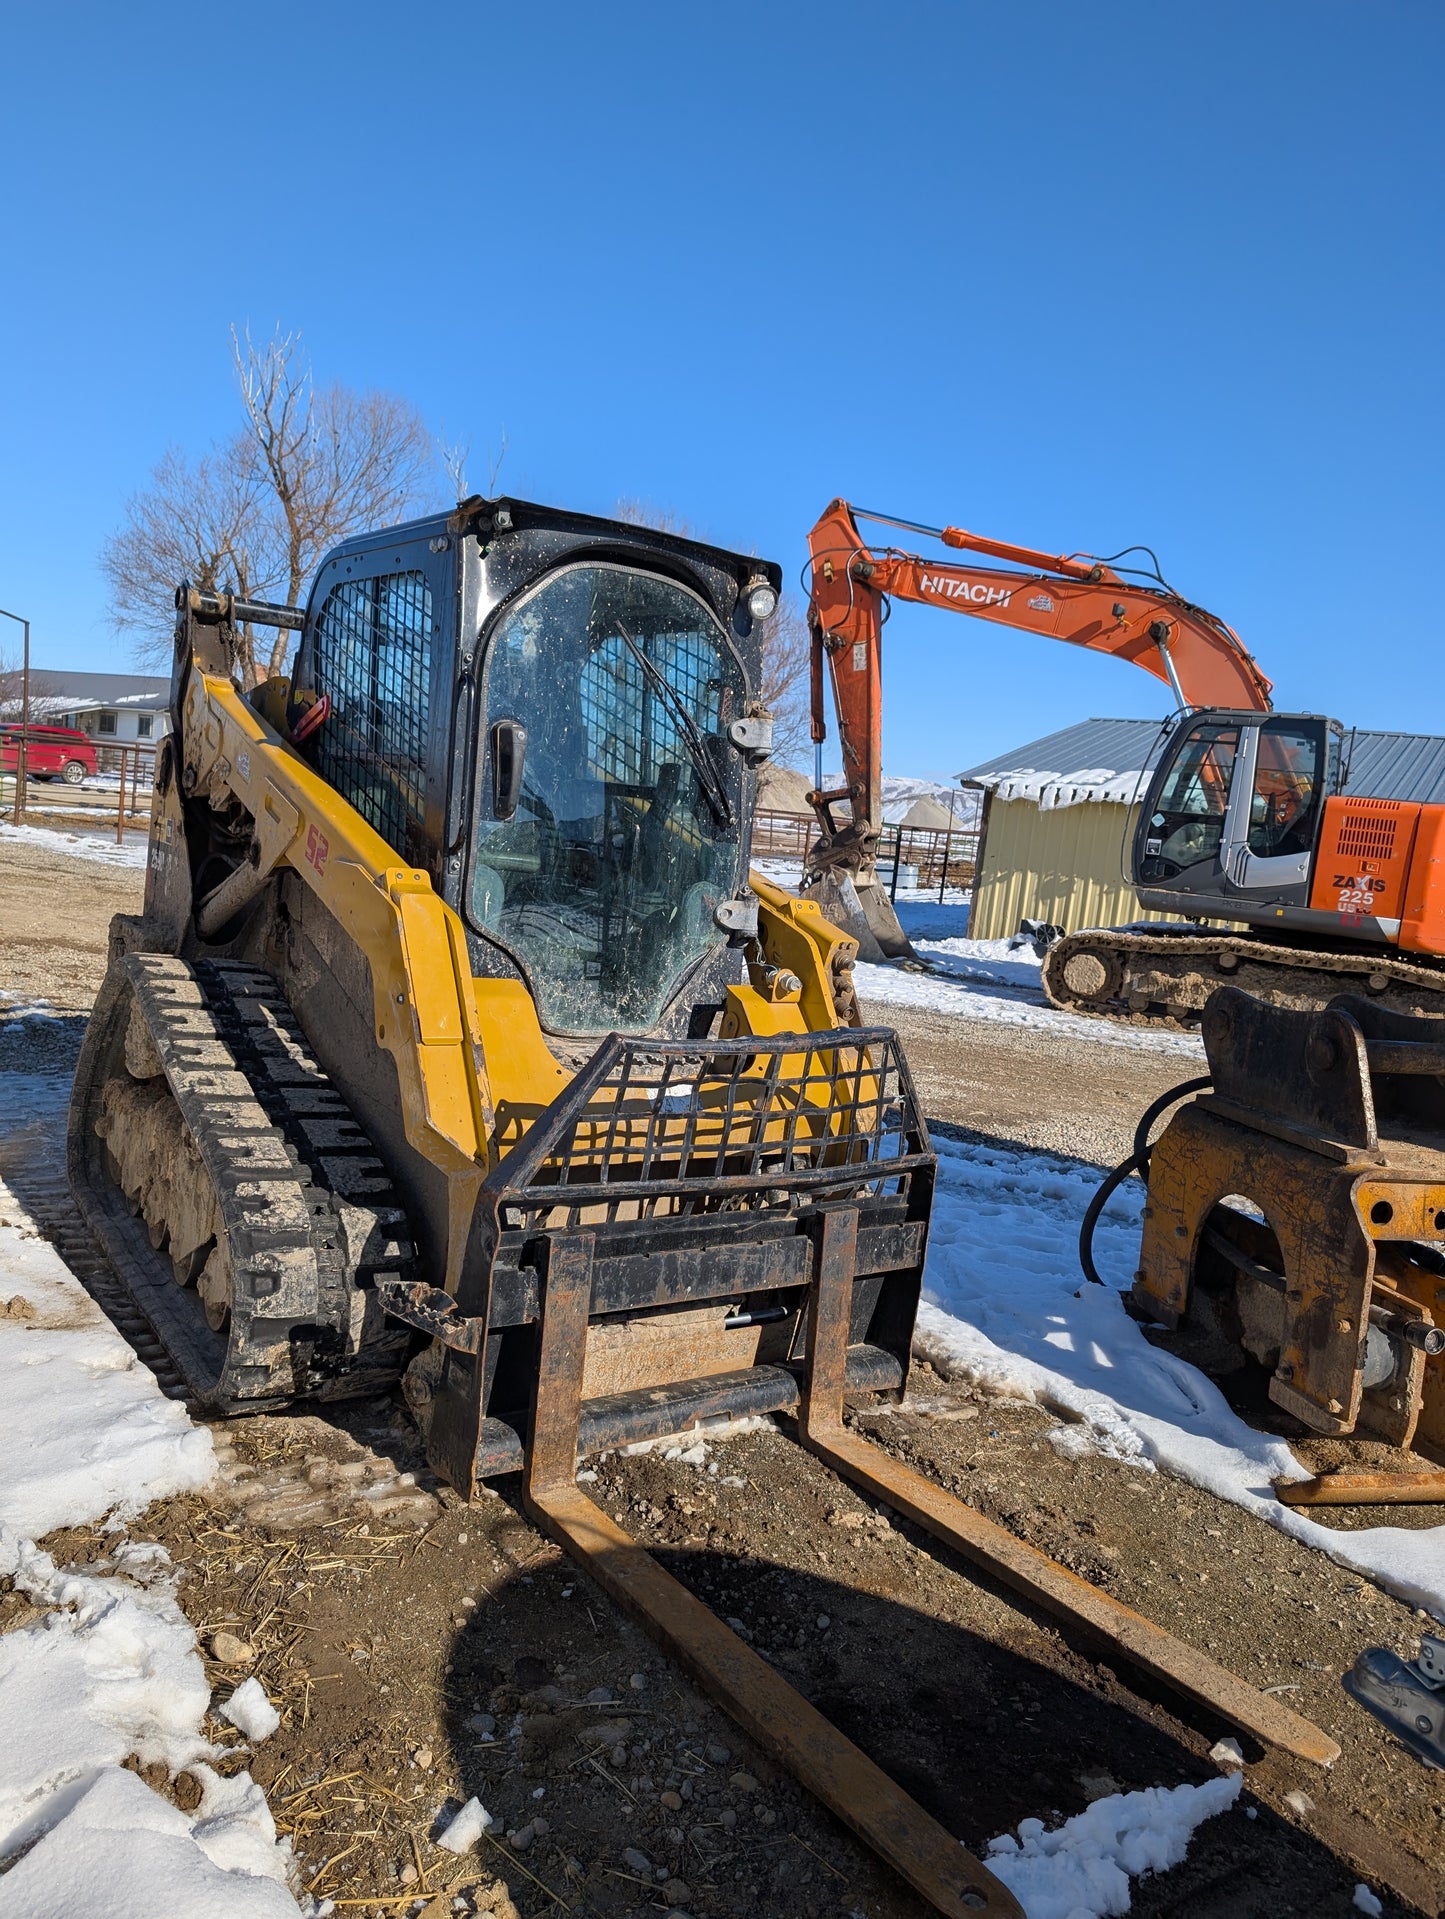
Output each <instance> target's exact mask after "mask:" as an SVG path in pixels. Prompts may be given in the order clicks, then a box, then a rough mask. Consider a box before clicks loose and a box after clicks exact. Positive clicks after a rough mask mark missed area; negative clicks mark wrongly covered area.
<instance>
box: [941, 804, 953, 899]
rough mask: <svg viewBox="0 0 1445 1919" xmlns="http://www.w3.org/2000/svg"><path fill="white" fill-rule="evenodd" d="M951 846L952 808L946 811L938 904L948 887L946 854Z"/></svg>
mask: <svg viewBox="0 0 1445 1919" xmlns="http://www.w3.org/2000/svg"><path fill="white" fill-rule="evenodd" d="M952 845H953V808H952V807H950V808H949V809H948V831H947V832H946V833H945V834H944V836H943V871H942V872H941V873H940V874H939V876H938V903H939V905H940V906H942V904H943V895H944V893H945V891H946V890H947V887H948V854H949V849H950V848H951V847H952Z"/></svg>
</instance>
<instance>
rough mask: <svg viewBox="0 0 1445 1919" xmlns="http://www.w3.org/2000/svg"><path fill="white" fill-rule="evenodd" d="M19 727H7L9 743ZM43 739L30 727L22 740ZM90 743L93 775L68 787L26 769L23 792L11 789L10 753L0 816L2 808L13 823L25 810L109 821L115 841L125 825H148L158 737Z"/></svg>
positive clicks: (1, 784) (2, 777)
mask: <svg viewBox="0 0 1445 1919" xmlns="http://www.w3.org/2000/svg"><path fill="white" fill-rule="evenodd" d="M19 730H20V729H19V728H18V727H17V728H15V729H14V730H13V732H12V734H11V740H12V741H13V740H14V739H15V736H16V735H17V734H18V733H19ZM45 737H46V736H45V733H44V729H43V728H40V727H34V728H32V729H31V733H30V734H29V735H28V736H27V744H29V743H30V742H31V741H35V742H39V741H42V740H43V739H44V738H45ZM92 744H93V745H94V747H95V763H96V774H97V776H98V777H94V778H91V779H88V780H86V781H84V782H82V784H81V785H79V786H70V785H68V784H66V783H65V782H64V781H62V780H60V779H58V778H56V779H46V778H43V777H40V776H37V775H36V774H34V773H29V774H28V777H27V778H26V781H25V791H24V793H23V794H22V793H19V792H17V790H16V788H17V785H18V780H17V775H16V760H17V759H18V755H17V754H11V755H10V756H9V758H8V759H7V763H6V764H5V766H4V768H3V771H0V814H3V813H7V812H8V813H9V814H10V815H11V817H12V818H13V819H14V820H15V822H16V824H17V825H19V824H20V822H21V821H22V820H24V819H25V818H26V817H27V816H28V815H30V814H36V815H60V816H63V817H64V818H65V819H67V820H83V821H85V822H86V823H87V824H90V823H94V824H95V825H97V826H99V825H109V824H111V823H112V822H113V823H114V826H115V837H116V840H117V842H118V843H119V842H122V841H123V840H124V839H125V829H126V827H127V826H130V827H135V826H138V825H140V826H144V825H146V824H148V822H149V820H150V810H151V792H152V789H153V788H154V786H155V778H156V748H157V746H158V745H159V741H156V740H139V741H134V740H105V739H94V740H93V741H92Z"/></svg>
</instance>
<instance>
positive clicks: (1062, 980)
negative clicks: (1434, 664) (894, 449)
mask: <svg viewBox="0 0 1445 1919" xmlns="http://www.w3.org/2000/svg"><path fill="white" fill-rule="evenodd" d="M860 519H862V520H868V521H870V522H873V523H876V524H881V525H885V526H891V527H897V528H900V529H902V530H903V531H905V532H908V533H912V534H921V535H926V536H928V537H930V538H933V539H936V540H938V541H940V542H941V543H942V544H943V545H944V546H946V547H950V548H952V549H954V551H955V552H958V553H961V554H968V555H978V556H980V559H981V560H982V561H1004V562H1006V563H1007V564H1006V565H1003V566H997V565H989V564H982V563H978V564H976V563H975V562H974V561H973V560H972V559H969V560H966V561H959V560H931V559H923V558H920V557H919V556H918V555H917V554H913V553H907V552H902V551H899V550H898V549H896V548H894V547H891V546H890V547H885V548H882V549H881V550H875V549H872V548H870V547H869V546H867V545H866V544H865V543H864V540H863V538H862V535H861V534H860V532H859V530H858V521H859V520H860ZM808 544H809V550H810V567H811V574H810V598H809V606H808V623H809V628H810V631H811V634H812V737H813V740H814V743H815V747H816V748H817V773H816V776H815V778H816V789H815V790H814V791H813V792H812V793H811V794H810V795H809V798H810V801H811V803H812V805H813V808H814V810H815V812H816V813H817V815H818V822H819V827H820V836H819V838H818V840H817V842H816V844H815V845H814V846H813V847H812V848H811V849H810V851H809V854H808V859H807V865H806V870H805V873H804V878H803V885H804V889H805V891H807V892H809V893H810V894H811V896H812V897H814V898H816V899H817V900H818V903H819V904H820V905H821V906H822V908H823V910H824V912H825V914H826V915H827V916H828V917H829V918H830V919H831V920H833V921H834V922H835V923H837V924H841V925H843V926H845V927H846V928H847V930H848V932H849V933H850V934H851V935H852V936H854V937H856V938H858V940H859V942H860V957H861V958H863V959H865V960H866V959H868V958H873V959H875V960H876V959H892V960H903V961H908V960H916V959H917V955H916V954H914V952H913V949H912V947H911V945H910V944H909V941H908V939H907V937H906V936H905V934H904V932H903V929H902V927H901V926H900V925H899V923H898V917H897V914H896V913H895V911H894V909H893V906H892V903H891V901H890V900H889V898H888V895H887V892H886V891H885V889H884V888H883V886H882V885H880V883H879V880H878V874H877V866H876V860H877V852H878V842H879V837H880V833H881V830H882V824H883V819H882V710H883V709H882V634H883V626H884V622H885V620H886V619H887V614H888V602H889V600H890V598H893V599H905V600H911V601H915V602H917V603H918V604H920V605H927V606H940V607H944V608H946V609H948V610H950V611H952V612H955V613H967V614H969V615H970V616H971V617H972V618H974V619H980V620H989V621H992V622H993V623H994V624H995V625H1000V626H1010V627H1016V628H1019V629H1022V630H1023V631H1025V632H1030V633H1039V634H1043V635H1046V636H1047V637H1049V638H1051V639H1056V640H1062V641H1063V642H1064V643H1065V644H1066V645H1069V646H1082V647H1086V648H1088V649H1089V650H1090V651H1092V652H1097V653H1107V654H1109V655H1111V656H1112V657H1114V658H1115V659H1123V660H1129V661H1132V662H1133V664H1134V665H1136V666H1140V667H1142V668H1143V669H1144V671H1145V672H1147V673H1152V674H1153V675H1154V676H1155V677H1156V678H1157V679H1159V680H1161V681H1162V682H1163V683H1164V684H1165V685H1166V686H1167V687H1168V688H1169V690H1170V692H1171V694H1172V695H1173V699H1174V704H1175V709H1176V711H1175V713H1174V715H1173V717H1172V718H1171V719H1170V720H1168V721H1166V722H1165V725H1164V729H1163V734H1162V738H1161V744H1160V747H1159V749H1158V751H1157V753H1156V755H1155V760H1154V765H1153V768H1152V771H1151V773H1150V775H1149V778H1148V783H1147V787H1145V789H1144V790H1143V792H1142V795H1141V799H1140V804H1139V808H1138V812H1137V817H1136V819H1135V822H1134V825H1133V828H1132V838H1131V841H1130V844H1129V847H1128V851H1127V870H1128V873H1129V877H1130V880H1131V882H1132V884H1133V885H1134V887H1135V889H1136V890H1137V892H1138V894H1139V898H1140V901H1141V904H1142V905H1143V906H1144V907H1146V908H1149V909H1151V910H1154V911H1158V912H1164V913H1168V914H1171V915H1174V916H1177V917H1175V918H1174V919H1172V920H1171V921H1169V922H1163V923H1157V922H1156V923H1145V924H1141V925H1133V926H1122V927H1102V928H1100V927H1094V928H1088V929H1084V930H1080V931H1077V932H1072V933H1070V934H1068V935H1067V936H1066V937H1065V938H1064V939H1063V940H1061V941H1059V942H1058V944H1057V945H1055V946H1054V947H1053V948H1051V950H1050V951H1049V953H1048V954H1047V956H1046V958H1045V961H1044V971H1043V983H1044V989H1045V991H1046V992H1047V994H1048V996H1049V998H1050V1000H1051V1001H1052V1002H1053V1003H1054V1004H1055V1005H1056V1006H1060V1007H1066V1008H1068V1009H1070V1010H1072V1011H1077V1012H1087V1013H1097V1014H1103V1015H1106V1016H1111V1017H1116V1018H1117V1017H1121V1016H1122V1017H1126V1018H1128V1017H1133V1018H1141V1017H1142V1018H1154V1019H1158V1018H1161V1017H1162V1018H1166V1019H1175V1020H1180V1019H1183V1020H1188V1019H1192V1018H1196V1017H1197V1016H1198V1014H1199V1012H1200V1011H1201V1010H1202V1008H1203V1006H1204V1004H1205V1002H1206V1001H1207V1000H1208V998H1209V996H1210V994H1211V993H1212V992H1213V991H1214V990H1215V988H1216V987H1218V986H1220V985H1221V984H1224V983H1226V982H1227V983H1230V984H1234V985H1238V986H1241V987H1244V988H1246V989H1247V990H1248V991H1249V992H1251V993H1253V994H1255V995H1256V996H1258V997H1259V998H1262V999H1266V1000H1269V1001H1270V1002H1272V1003H1273V1004H1275V1005H1281V1006H1291V1007H1296V1008H1302V1009H1306V1008H1307V1009H1312V1008H1315V1007H1319V1006H1323V1005H1324V1004H1326V1003H1327V1002H1328V1001H1329V1000H1330V999H1331V998H1333V997H1334V995H1335V994H1337V993H1339V992H1343V991H1348V990H1355V991H1359V992H1364V993H1367V994H1368V995H1369V996H1370V997H1371V998H1375V999H1379V1000H1380V1001H1382V1003H1383V1004H1385V1005H1387V1006H1389V1007H1392V1008H1394V1009H1395V1010H1398V1011H1401V1012H1427V1011H1428V1012H1436V1013H1439V1012H1442V1011H1445V805H1433V804H1422V803H1419V802H1415V801H1409V800H1387V799H1373V798H1370V797H1368V796H1364V795H1360V794H1356V793H1353V792H1351V793H1347V792H1346V791H1345V790H1344V789H1345V781H1346V777H1347V773H1348V768H1347V766H1346V765H1345V762H1344V754H1343V750H1342V749H1343V729H1342V727H1341V726H1340V723H1339V722H1338V721H1337V720H1332V719H1328V718H1326V717H1324V716H1322V715H1319V714H1313V713H1291V714H1280V713H1276V712H1275V711H1274V710H1273V707H1272V704H1271V701H1270V693H1271V683H1270V681H1269V680H1268V679H1267V678H1266V677H1265V675H1264V673H1263V672H1261V670H1260V668H1259V666H1258V664H1257V663H1256V661H1255V659H1254V656H1253V655H1252V654H1251V653H1250V652H1249V650H1248V649H1247V648H1246V647H1245V645H1244V643H1243V642H1242V641H1241V639H1240V638H1239V636H1238V634H1237V633H1235V632H1234V630H1233V628H1231V627H1229V626H1226V625H1225V623H1224V621H1223V620H1221V619H1219V618H1217V617H1216V616H1215V615H1214V614H1212V613H1209V612H1207V611H1206V610H1205V609H1204V608H1203V607H1200V606H1197V605H1195V604H1193V603H1192V602H1191V601H1189V600H1186V599H1185V598H1184V597H1183V596H1182V595H1181V594H1179V593H1176V592H1175V591H1174V589H1173V588H1172V587H1170V586H1169V585H1168V584H1167V583H1166V582H1165V581H1164V580H1163V579H1162V577H1161V576H1160V574H1159V572H1158V567H1157V563H1156V565H1155V567H1154V570H1153V571H1152V572H1144V571H1143V570H1142V569H1135V568H1128V567H1121V566H1119V565H1118V564H1117V563H1118V562H1120V561H1122V560H1123V559H1124V558H1125V555H1123V554H1115V555H1113V556H1111V558H1110V559H1109V560H1103V559H1098V558H1095V557H1093V556H1091V555H1081V554H1049V553H1043V552H1039V551H1037V550H1036V549H1035V548H1033V547H1026V546H1016V545H1013V544H1012V543H1010V542H1008V541H1004V540H989V539H984V538H982V537H980V536H979V535H978V534H975V533H968V532H965V531H964V530H963V529H962V528H960V527H953V526H945V527H929V526H922V525H919V524H917V523H915V522H913V521H908V520H899V519H894V518H892V517H891V516H889V515H886V514H880V513H870V512H867V511H865V510H864V509H862V508H858V507H853V506H850V505H849V504H848V502H847V501H846V500H834V501H833V502H832V503H831V504H830V505H829V507H828V508H827V510H826V512H824V514H823V515H822V517H821V518H820V519H819V521H818V523H817V525H816V526H815V527H814V528H813V530H812V532H811V533H810V534H809V536H808ZM1130 551H1131V552H1140V553H1147V551H1148V550H1147V549H1145V548H1134V549H1130ZM1149 557H1150V558H1151V559H1152V557H1153V556H1152V555H1149ZM825 677H827V678H830V679H831V682H832V689H833V704H834V709H835V711H836V713H837V717H838V733H839V743H840V746H841V749H842V761H843V785H842V786H841V788H838V789H836V790H831V791H827V790H824V787H823V778H822V742H823V741H824V740H825V739H826V737H827V726H826V716H825V710H824V702H825V693H824V681H825ZM845 801H846V802H847V806H848V814H847V817H846V818H839V817H837V816H836V815H835V812H834V809H835V807H838V806H840V805H841V804H842V803H843V802H845Z"/></svg>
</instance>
